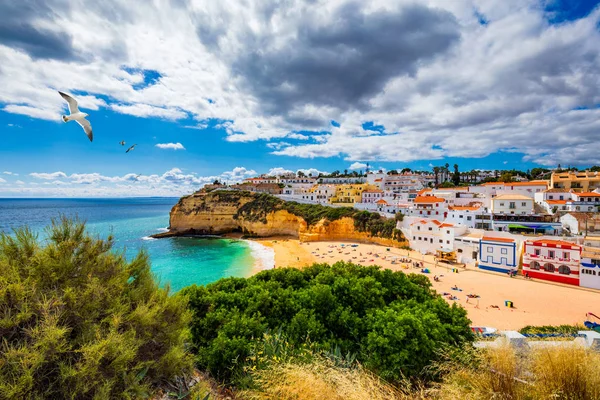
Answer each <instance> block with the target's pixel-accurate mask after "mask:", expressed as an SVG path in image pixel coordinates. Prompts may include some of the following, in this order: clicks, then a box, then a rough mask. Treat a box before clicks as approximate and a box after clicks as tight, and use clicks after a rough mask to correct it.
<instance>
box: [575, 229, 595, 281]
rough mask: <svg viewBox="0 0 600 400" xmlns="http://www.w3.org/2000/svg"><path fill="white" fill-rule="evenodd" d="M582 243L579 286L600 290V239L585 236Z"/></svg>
mask: <svg viewBox="0 0 600 400" xmlns="http://www.w3.org/2000/svg"><path fill="white" fill-rule="evenodd" d="M583 243H584V247H583V251H582V253H581V266H580V267H579V286H583V287H588V288H592V289H600V247H599V246H600V237H597V236H596V237H590V236H587V237H586V238H585V239H584V240H583Z"/></svg>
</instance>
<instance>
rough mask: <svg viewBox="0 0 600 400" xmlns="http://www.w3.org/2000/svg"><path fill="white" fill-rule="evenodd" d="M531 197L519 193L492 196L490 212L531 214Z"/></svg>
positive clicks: (532, 209)
mask: <svg viewBox="0 0 600 400" xmlns="http://www.w3.org/2000/svg"><path fill="white" fill-rule="evenodd" d="M533 203H534V200H533V197H527V196H523V195H521V194H502V195H499V196H496V197H494V198H492V212H493V213H494V214H516V215H527V214H533V213H534V208H533Z"/></svg>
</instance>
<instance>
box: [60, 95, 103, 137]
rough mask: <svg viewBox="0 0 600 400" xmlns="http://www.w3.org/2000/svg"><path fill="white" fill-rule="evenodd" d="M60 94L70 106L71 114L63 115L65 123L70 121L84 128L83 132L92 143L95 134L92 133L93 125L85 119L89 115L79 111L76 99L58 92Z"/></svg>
mask: <svg viewBox="0 0 600 400" xmlns="http://www.w3.org/2000/svg"><path fill="white" fill-rule="evenodd" d="M58 94H60V95H61V97H62V98H63V99H65V100H66V101H67V103H68V104H69V113H70V114H69V115H63V116H62V119H63V121H64V122H69V121H75V122H77V123H78V124H79V125H81V127H82V128H83V131H84V132H85V134H86V135H87V137H88V138H89V139H90V142H91V141H93V140H94V134H93V133H92V124H90V121H88V120H87V119H85V117H89V115H88V114H86V113H82V112H81V111H79V108H78V107H77V100H75V99H74V98H72V97H71V96H69V95H68V94H66V93H63V92H58Z"/></svg>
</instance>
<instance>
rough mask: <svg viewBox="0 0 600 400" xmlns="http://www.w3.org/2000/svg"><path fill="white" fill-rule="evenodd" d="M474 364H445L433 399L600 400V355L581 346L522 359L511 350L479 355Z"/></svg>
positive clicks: (524, 355)
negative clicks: (443, 372) (442, 375)
mask: <svg viewBox="0 0 600 400" xmlns="http://www.w3.org/2000/svg"><path fill="white" fill-rule="evenodd" d="M471 361H472V362H471V363H463V364H462V365H461V364H459V363H450V364H446V365H445V367H444V368H445V372H446V374H445V377H444V379H443V381H442V383H441V384H440V385H439V386H438V387H437V392H436V394H435V395H434V397H432V399H439V400H446V399H461V400H471V399H472V400H475V399H511V400H542V399H564V400H588V399H590V400H591V399H600V354H598V353H596V352H593V351H590V350H588V349H586V348H583V347H581V346H560V347H550V348H540V349H533V350H530V351H529V352H526V353H522V354H519V353H516V352H515V351H514V350H513V349H512V348H510V347H508V346H507V347H502V348H498V349H489V350H484V351H479V352H476V353H475V355H474V358H473V360H471Z"/></svg>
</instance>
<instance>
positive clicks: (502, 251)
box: [500, 249, 508, 254]
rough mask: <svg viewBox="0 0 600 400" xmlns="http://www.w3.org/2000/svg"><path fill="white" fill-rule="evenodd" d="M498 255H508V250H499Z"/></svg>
mask: <svg viewBox="0 0 600 400" xmlns="http://www.w3.org/2000/svg"><path fill="white" fill-rule="evenodd" d="M500 253H502V254H508V249H501V250H500Z"/></svg>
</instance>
